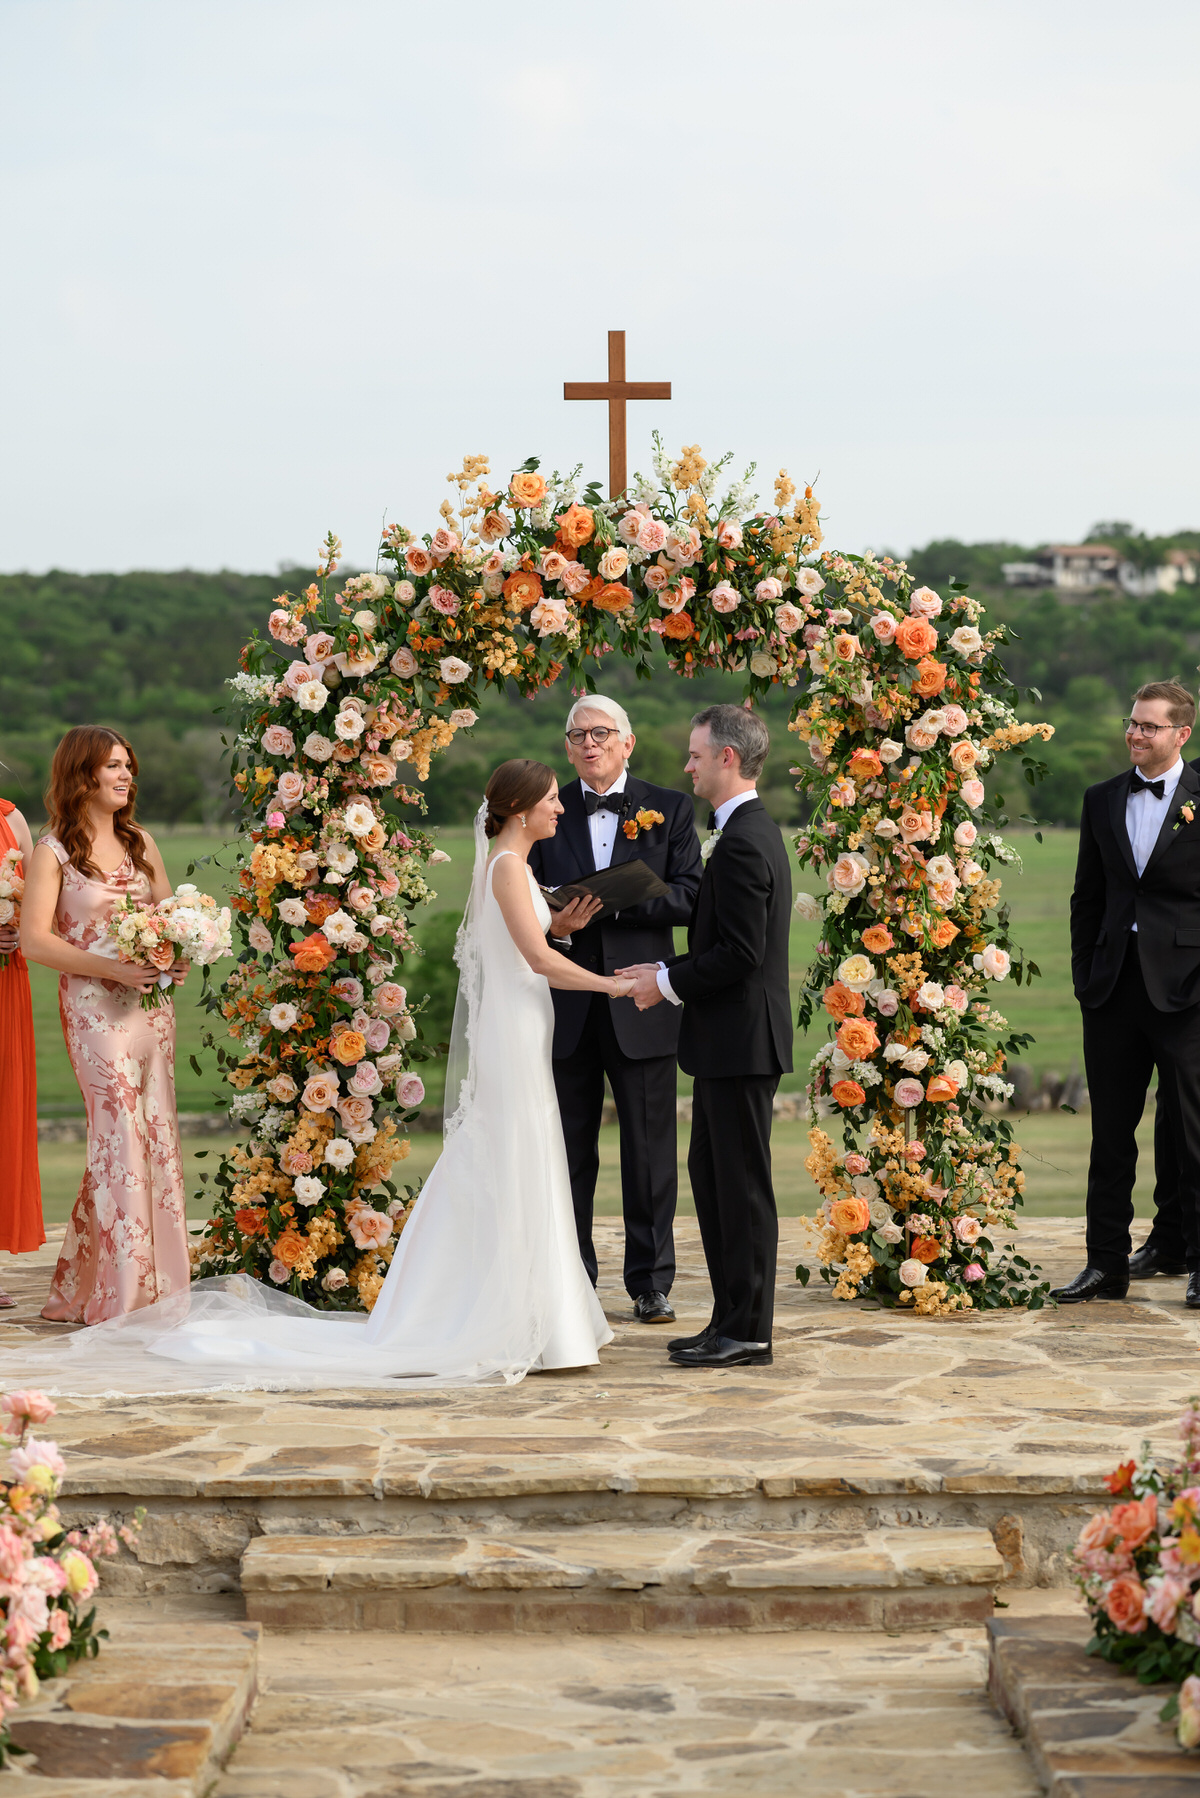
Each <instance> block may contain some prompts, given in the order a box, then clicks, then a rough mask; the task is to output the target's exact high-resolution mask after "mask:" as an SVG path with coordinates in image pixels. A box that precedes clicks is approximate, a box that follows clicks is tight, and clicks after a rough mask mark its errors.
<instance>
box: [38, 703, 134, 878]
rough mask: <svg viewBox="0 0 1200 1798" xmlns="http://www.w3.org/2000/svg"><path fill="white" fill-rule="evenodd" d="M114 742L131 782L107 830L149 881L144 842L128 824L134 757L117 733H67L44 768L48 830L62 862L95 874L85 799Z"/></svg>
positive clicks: (90, 728) (89, 729)
mask: <svg viewBox="0 0 1200 1798" xmlns="http://www.w3.org/2000/svg"><path fill="white" fill-rule="evenodd" d="M116 744H120V746H121V748H122V749H124V750H125V751H126V753H127V754H128V756H129V772H130V773H131V774H132V776H133V780H132V781H131V783H130V787H129V798H128V799H127V800H126V801H125V804H124V805H123V806H122V807H121V809H120V811H119V812H117V813H116V815H115V816H114V818H113V830H114V832H115V833H116V835H117V837H118V838H119V840H120V841H121V842H122V843H124V845H125V847H126V849H127V850H128V851H129V855H130V857H131V859H132V861H133V865H134V867H135V868H138V869H140V871H141V872H142V873H143V874H144V875H145V876H146V877H147V879H148V880H153V878H154V870H153V869H152V868H151V866H150V863H149V861H148V860H147V859H146V844H145V839H144V837H143V835H142V832H141V827H140V826H139V825H137V824H135V823H134V821H133V806H134V801H135V799H136V798H137V771H138V761H137V756H136V755H134V753H133V744H132V743H130V742H129V741H128V739H127V738H125V737H123V736H122V735H121V733H120V731H119V730H109V728H108V726H107V725H105V724H77V725H76V726H75V728H74V730H69V731H68V732H67V734H66V736H65V737H64V738H63V740H62V742H61V743H60V744H59V746H58V748H57V749H56V750H55V751H54V760H53V762H52V763H51V764H50V783H49V785H48V786H47V788H46V795H45V798H46V811H47V814H48V816H49V819H50V829H51V830H52V831H53V833H54V835H55V836H56V837H57V838H58V840H59V842H60V843H61V844H62V846H63V848H64V849H65V850H66V852H67V859H68V861H69V862H70V863H71V866H72V867H73V868H78V870H79V872H80V873H81V874H93V875H95V874H99V872H100V870H99V869H98V868H97V867H96V865H95V863H94V862H93V861H92V836H91V829H90V824H89V819H88V801H89V800H90V799H91V797H92V794H93V793H97V792H99V790H100V782H99V780H98V779H97V777H96V776H97V770H98V769H99V768H101V767H102V766H103V764H104V763H105V762H106V761H107V760H108V758H109V756H110V755H111V754H112V751H113V747H114V745H116Z"/></svg>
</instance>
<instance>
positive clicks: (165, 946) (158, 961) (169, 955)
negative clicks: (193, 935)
mask: <svg viewBox="0 0 1200 1798" xmlns="http://www.w3.org/2000/svg"><path fill="white" fill-rule="evenodd" d="M146 960H147V961H148V962H149V963H150V966H151V967H152V968H157V969H158V971H159V973H160V974H165V973H166V971H167V969H168V968H169V967H170V966H171V963H172V962H173V961H174V960H175V945H174V943H155V945H154V947H153V948H152V949H147V951H146Z"/></svg>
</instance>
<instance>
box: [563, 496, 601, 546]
mask: <svg viewBox="0 0 1200 1798" xmlns="http://www.w3.org/2000/svg"><path fill="white" fill-rule="evenodd" d="M554 522H555V523H556V524H557V526H558V534H559V536H560V537H561V539H562V541H563V542H564V543H566V544H568V545H569V547H570V548H571V549H582V548H583V546H584V544H585V543H590V542H591V540H592V536H593V535H594V533H595V529H596V520H595V518H594V517H593V516H592V514H591V512H590V511H589V510H588V508H587V506H580V505H574V506H568V507H567V509H566V511H565V512H562V513H560V514H559V516H558V517H557V518H556V519H555V521H554Z"/></svg>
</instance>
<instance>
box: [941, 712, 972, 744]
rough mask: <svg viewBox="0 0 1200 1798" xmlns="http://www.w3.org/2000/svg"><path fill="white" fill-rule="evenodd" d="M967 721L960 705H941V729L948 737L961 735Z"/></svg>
mask: <svg viewBox="0 0 1200 1798" xmlns="http://www.w3.org/2000/svg"><path fill="white" fill-rule="evenodd" d="M969 723H970V720H969V718H968V717H967V714H966V713H965V712H964V711H963V709H962V707H961V706H960V705H944V706H943V707H942V729H943V730H944V731H945V733H946V735H947V736H948V737H958V736H961V735H962V733H963V731H964V730H966V728H967V725H968V724H969Z"/></svg>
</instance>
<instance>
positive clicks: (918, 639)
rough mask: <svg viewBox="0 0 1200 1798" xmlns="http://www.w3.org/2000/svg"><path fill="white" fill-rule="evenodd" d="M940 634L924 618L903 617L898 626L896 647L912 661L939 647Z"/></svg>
mask: <svg viewBox="0 0 1200 1798" xmlns="http://www.w3.org/2000/svg"><path fill="white" fill-rule="evenodd" d="M937 641H938V634H937V632H936V631H935V630H934V628H933V626H932V625H931V624H929V623H927V622H926V620H925V619H924V618H902V619H901V620H900V622H899V624H898V625H897V626H896V631H895V644H896V648H897V649H898V650H899V651H900V653H901V654H902V655H903V656H906V657H907V659H908V660H909V661H910V662H915V661H918V660H919V659H920V657H921V656H927V655H928V654H929V653H930V651H931V650H934V649H936V648H937Z"/></svg>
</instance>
